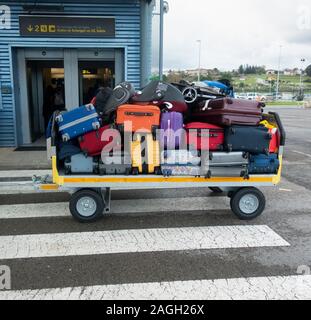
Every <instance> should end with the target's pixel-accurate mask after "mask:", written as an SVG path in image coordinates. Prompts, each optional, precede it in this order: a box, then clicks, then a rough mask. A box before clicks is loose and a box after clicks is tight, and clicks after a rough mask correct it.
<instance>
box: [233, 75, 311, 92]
mask: <svg viewBox="0 0 311 320" xmlns="http://www.w3.org/2000/svg"><path fill="white" fill-rule="evenodd" d="M274 78H275V80H276V75H275V76H274ZM259 79H260V80H267V79H268V77H267V76H266V74H261V75H246V76H245V81H241V80H240V77H235V78H233V86H234V88H235V90H236V91H237V92H240V91H245V92H253V91H256V92H263V93H268V92H270V85H262V84H258V83H257V80H259ZM307 79H309V80H310V81H311V78H310V77H307V76H304V77H303V80H304V81H305V80H307ZM241 83H243V84H244V88H243V87H240V84H241ZM299 84H300V76H299V75H298V76H284V75H281V76H280V91H281V92H293V91H296V90H298V88H299ZM303 86H304V88H305V90H306V91H311V82H304V83H303ZM272 90H273V91H274V89H273V88H272Z"/></svg>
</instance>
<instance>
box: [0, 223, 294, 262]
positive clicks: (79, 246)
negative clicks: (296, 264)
mask: <svg viewBox="0 0 311 320" xmlns="http://www.w3.org/2000/svg"><path fill="white" fill-rule="evenodd" d="M274 246H289V243H287V242H286V241H285V240H284V239H282V238H281V237H280V236H279V235H277V234H276V233H275V232H274V231H273V230H271V229H270V228H269V227H267V226H225V227H222V226H217V227H196V228H171V229H140V230H120V231H117V230H116V231H102V232H83V233H62V234H39V235H20V236H3V237H0V259H17V258H34V257H57V256H72V255H74V256H76V255H95V254H111V253H124V252H154V251H180V250H199V249H201V250H203V249H220V248H221V249H223V248H250V247H274Z"/></svg>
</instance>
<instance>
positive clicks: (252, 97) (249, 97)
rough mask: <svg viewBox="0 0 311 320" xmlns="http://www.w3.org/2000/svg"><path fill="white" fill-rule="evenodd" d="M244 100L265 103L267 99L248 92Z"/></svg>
mask: <svg viewBox="0 0 311 320" xmlns="http://www.w3.org/2000/svg"><path fill="white" fill-rule="evenodd" d="M246 99H248V100H253V101H260V102H265V101H267V97H266V96H264V95H261V94H258V93H255V92H248V93H246Z"/></svg>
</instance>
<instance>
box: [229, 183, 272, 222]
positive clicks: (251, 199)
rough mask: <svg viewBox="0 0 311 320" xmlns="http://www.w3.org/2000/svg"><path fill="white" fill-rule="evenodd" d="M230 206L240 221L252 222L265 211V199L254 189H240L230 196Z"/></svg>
mask: <svg viewBox="0 0 311 320" xmlns="http://www.w3.org/2000/svg"><path fill="white" fill-rule="evenodd" d="M230 206H231V210H232V211H233V213H234V214H235V215H236V216H237V217H238V218H239V219H240V220H253V219H255V218H257V217H259V216H260V215H261V214H262V213H263V211H264V210H265V207H266V198H265V196H264V194H263V193H262V192H261V191H260V190H258V189H256V188H242V189H240V190H239V191H237V192H235V193H234V194H233V195H232V197H231V200H230Z"/></svg>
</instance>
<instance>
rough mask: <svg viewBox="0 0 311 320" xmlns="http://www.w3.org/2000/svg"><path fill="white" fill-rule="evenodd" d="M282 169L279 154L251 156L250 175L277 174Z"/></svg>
mask: <svg viewBox="0 0 311 320" xmlns="http://www.w3.org/2000/svg"><path fill="white" fill-rule="evenodd" d="M279 167H280V161H279V159H278V155H277V154H274V153H273V154H269V155H265V154H259V155H251V156H250V163H249V170H248V171H249V174H276V173H277V172H278V170H279Z"/></svg>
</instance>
